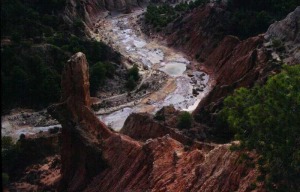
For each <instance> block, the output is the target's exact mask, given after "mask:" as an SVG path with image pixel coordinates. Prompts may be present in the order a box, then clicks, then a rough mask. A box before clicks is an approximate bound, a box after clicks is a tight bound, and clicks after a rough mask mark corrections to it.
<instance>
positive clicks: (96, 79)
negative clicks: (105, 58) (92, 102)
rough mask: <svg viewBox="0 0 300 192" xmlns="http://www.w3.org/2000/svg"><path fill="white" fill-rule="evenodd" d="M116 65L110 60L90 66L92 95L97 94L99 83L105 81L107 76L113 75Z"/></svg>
mask: <svg viewBox="0 0 300 192" xmlns="http://www.w3.org/2000/svg"><path fill="white" fill-rule="evenodd" d="M114 73H115V67H114V65H113V64H111V63H108V62H104V63H103V62H97V63H96V64H94V65H93V66H92V67H91V68H90V90H91V95H95V94H96V92H97V91H98V88H99V85H102V84H103V83H105V79H106V78H111V77H113V75H114Z"/></svg>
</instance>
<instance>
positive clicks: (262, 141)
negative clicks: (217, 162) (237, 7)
mask: <svg viewBox="0 0 300 192" xmlns="http://www.w3.org/2000/svg"><path fill="white" fill-rule="evenodd" d="M220 117H221V118H223V119H224V120H225V121H226V122H227V123H228V125H229V127H230V128H231V129H232V130H233V131H234V132H235V137H236V139H238V140H240V141H241V143H240V145H239V148H240V149H248V150H255V151H256V152H257V153H258V154H259V155H260V158H259V160H258V165H259V170H260V172H261V175H260V177H259V178H258V179H259V180H264V181H266V184H267V186H268V188H269V190H270V191H295V192H296V191H297V190H298V189H299V187H300V186H299V184H300V177H299V173H300V140H299V138H300V118H299V117H300V65H296V66H290V67H288V66H284V67H283V71H282V72H281V73H280V74H277V75H275V76H273V77H271V78H270V79H269V80H268V81H267V83H266V85H264V86H255V87H253V88H252V89H246V88H240V89H239V90H237V91H235V93H234V94H233V95H232V96H229V97H227V98H226V99H225V102H224V108H223V109H222V111H221V112H220Z"/></svg>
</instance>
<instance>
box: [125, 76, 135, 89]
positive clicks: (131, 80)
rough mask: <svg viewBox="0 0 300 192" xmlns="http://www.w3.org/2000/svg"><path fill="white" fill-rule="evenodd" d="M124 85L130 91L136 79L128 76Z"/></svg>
mask: <svg viewBox="0 0 300 192" xmlns="http://www.w3.org/2000/svg"><path fill="white" fill-rule="evenodd" d="M126 87H127V89H128V90H130V91H132V90H133V89H134V88H135V87H136V81H135V80H134V77H133V76H130V77H129V79H128V80H127V83H126Z"/></svg>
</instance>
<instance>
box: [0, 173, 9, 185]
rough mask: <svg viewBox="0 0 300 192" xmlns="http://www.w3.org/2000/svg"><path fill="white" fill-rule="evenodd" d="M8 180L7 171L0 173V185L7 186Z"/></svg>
mask: <svg viewBox="0 0 300 192" xmlns="http://www.w3.org/2000/svg"><path fill="white" fill-rule="evenodd" d="M8 182H9V176H8V174H7V173H2V185H3V186H5V187H6V186H7V185H8Z"/></svg>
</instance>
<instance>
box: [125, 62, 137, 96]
mask: <svg viewBox="0 0 300 192" xmlns="http://www.w3.org/2000/svg"><path fill="white" fill-rule="evenodd" d="M127 77H128V80H127V83H126V87H127V88H128V90H130V91H132V90H133V89H134V88H135V87H136V85H137V82H138V80H139V79H140V75H139V68H138V67H137V66H136V65H133V67H132V68H131V69H129V70H128V74H127Z"/></svg>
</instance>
